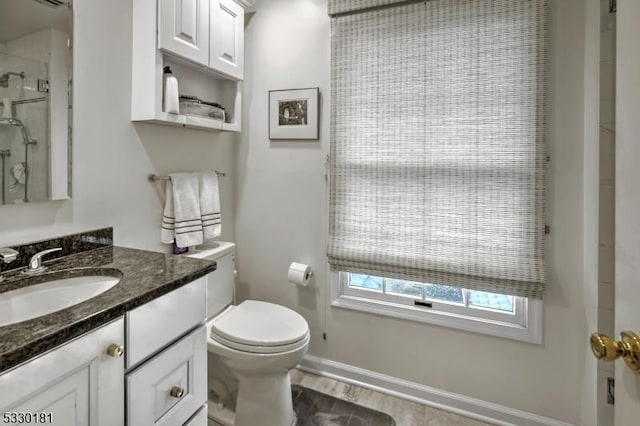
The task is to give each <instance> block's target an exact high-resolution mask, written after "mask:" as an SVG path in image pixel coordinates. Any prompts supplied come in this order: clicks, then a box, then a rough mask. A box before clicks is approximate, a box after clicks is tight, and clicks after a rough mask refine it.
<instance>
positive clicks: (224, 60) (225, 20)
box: [209, 0, 244, 80]
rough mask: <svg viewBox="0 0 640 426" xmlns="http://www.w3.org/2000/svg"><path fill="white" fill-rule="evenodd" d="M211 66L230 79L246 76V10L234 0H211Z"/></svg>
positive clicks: (240, 78)
mask: <svg viewBox="0 0 640 426" xmlns="http://www.w3.org/2000/svg"><path fill="white" fill-rule="evenodd" d="M210 14H211V21H210V23H211V28H210V33H211V36H210V41H209V43H210V44H209V45H210V54H209V58H210V63H209V66H210V67H211V68H213V69H215V70H217V71H220V72H222V73H224V74H226V75H228V76H230V77H233V78H236V79H238V80H242V78H243V75H244V8H243V7H242V6H240V5H239V4H238V3H236V2H235V1H234V0H211V6H210Z"/></svg>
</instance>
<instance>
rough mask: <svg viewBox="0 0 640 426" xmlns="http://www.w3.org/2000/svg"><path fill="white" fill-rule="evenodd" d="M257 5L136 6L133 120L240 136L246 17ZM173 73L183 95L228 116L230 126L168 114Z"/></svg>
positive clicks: (211, 0) (168, 1) (216, 0)
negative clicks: (167, 79) (165, 100)
mask: <svg viewBox="0 0 640 426" xmlns="http://www.w3.org/2000/svg"><path fill="white" fill-rule="evenodd" d="M253 4H254V1H253V0H135V1H134V2H133V50H132V81H131V86H132V87H131V89H132V95H131V120H132V121H145V122H150V123H158V124H165V125H174V126H183V127H193V128H198V129H203V130H222V131H230V132H239V131H240V123H241V111H242V107H241V102H242V78H243V71H244V70H243V68H244V11H245V8H246V7H250V6H252V5H253ZM165 66H169V67H171V70H172V71H173V75H174V76H175V77H176V79H177V80H178V89H179V93H180V95H186V96H190V97H196V98H198V99H200V100H201V101H202V102H206V103H207V104H219V105H222V107H223V108H224V110H225V114H224V121H221V120H216V119H214V118H209V117H207V116H202V115H191V114H194V112H193V109H190V110H187V109H186V108H185V109H184V111H183V109H182V106H181V110H180V113H179V114H170V113H167V112H166V111H164V110H163V105H162V96H163V75H162V70H163V68H164V67H165Z"/></svg>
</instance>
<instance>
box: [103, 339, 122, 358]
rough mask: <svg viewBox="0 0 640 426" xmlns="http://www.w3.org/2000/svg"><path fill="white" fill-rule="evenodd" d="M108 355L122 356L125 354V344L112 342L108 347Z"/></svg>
mask: <svg viewBox="0 0 640 426" xmlns="http://www.w3.org/2000/svg"><path fill="white" fill-rule="evenodd" d="M107 355H109V356H112V357H114V358H120V357H121V356H122V355H124V346H120V345H116V344H115V343H112V344H110V345H109V347H108V348H107Z"/></svg>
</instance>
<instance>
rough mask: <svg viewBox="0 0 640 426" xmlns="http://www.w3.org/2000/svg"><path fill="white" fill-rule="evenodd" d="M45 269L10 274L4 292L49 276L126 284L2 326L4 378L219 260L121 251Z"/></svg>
mask: <svg viewBox="0 0 640 426" xmlns="http://www.w3.org/2000/svg"><path fill="white" fill-rule="evenodd" d="M45 265H46V266H47V267H48V268H49V271H50V272H47V273H45V274H43V275H41V276H39V277H25V276H24V275H22V274H20V272H19V271H12V272H9V273H6V274H5V277H6V280H5V281H3V282H2V283H0V293H3V292H6V291H10V290H14V289H16V288H21V287H25V286H27V285H32V284H35V283H37V282H41V281H45V280H46V279H47V278H46V275H47V274H49V275H51V274H55V275H56V277H55V278H64V277H71V276H74V275H83V274H84V275H86V274H87V273H90V274H91V275H99V274H100V275H114V276H119V272H120V273H122V279H121V281H120V282H119V283H118V284H117V285H116V286H114V287H112V288H111V289H109V290H107V291H106V292H104V293H102V294H100V295H98V296H96V297H94V298H92V299H89V300H86V301H84V302H82V303H79V304H77V305H75V306H71V307H69V308H66V309H63V310H61V311H57V312H54V313H51V314H48V315H44V316H41V317H38V318H34V319H31V320H27V321H23V322H20V323H16V324H11V325H7V326H4V327H0V374H1V373H2V372H4V371H5V370H8V369H10V368H12V367H15V366H17V365H18V364H21V363H23V362H24V361H27V360H29V359H30V358H33V357H34V356H36V355H39V354H42V353H44V352H46V351H48V350H50V349H52V348H54V347H56V346H59V345H61V344H63V343H65V342H67V341H69V340H71V339H73V338H75V337H78V336H80V335H82V334H85V333H87V332H88V331H91V330H93V329H95V328H97V327H99V326H101V325H103V324H106V323H108V322H110V321H112V320H114V319H116V318H118V317H120V316H122V315H123V314H124V313H125V312H127V311H129V310H131V309H133V308H136V307H138V306H140V305H143V304H145V303H147V302H149V301H151V300H153V299H155V298H157V297H159V296H162V295H164V294H166V293H169V292H170V291H172V290H175V289H176V288H178V287H181V286H183V285H185V284H187V283H189V282H191V281H193V280H195V279H197V278H200V277H202V276H204V275H206V274H208V273H209V272H211V271H214V270H215V269H216V263H215V261H210V260H200V259H194V258H189V257H184V256H172V255H167V254H162V253H156V252H150V251H144V250H136V249H130V248H124V247H117V246H106V247H103V248H98V249H95V250H91V251H86V252H83V253H77V254H73V255H70V256H66V257H63V258H60V259H56V260H54V261H51V262H45ZM78 268H91V269H92V270H91V271H89V270H86V269H85V270H84V271H83V270H82V269H78ZM118 271H119V272H118ZM52 278H53V277H52Z"/></svg>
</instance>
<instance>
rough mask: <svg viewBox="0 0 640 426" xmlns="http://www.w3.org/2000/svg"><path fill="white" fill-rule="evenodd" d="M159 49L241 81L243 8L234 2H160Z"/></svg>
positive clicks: (193, 0) (163, 0) (172, 0)
mask: <svg viewBox="0 0 640 426" xmlns="http://www.w3.org/2000/svg"><path fill="white" fill-rule="evenodd" d="M159 5H160V10H159V16H158V47H159V48H160V49H161V50H163V51H165V52H167V53H169V54H173V55H176V56H179V57H181V58H183V59H187V60H189V61H193V62H195V63H197V64H201V65H204V66H207V67H209V68H211V69H212V70H214V71H217V72H220V73H222V74H224V75H227V76H229V77H231V78H234V79H238V80H242V77H243V65H244V8H243V7H242V6H240V4H238V3H236V1H235V0H159Z"/></svg>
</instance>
